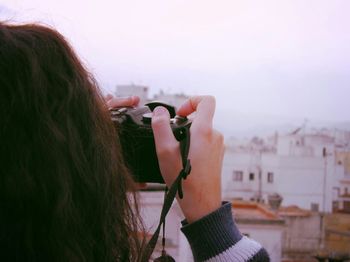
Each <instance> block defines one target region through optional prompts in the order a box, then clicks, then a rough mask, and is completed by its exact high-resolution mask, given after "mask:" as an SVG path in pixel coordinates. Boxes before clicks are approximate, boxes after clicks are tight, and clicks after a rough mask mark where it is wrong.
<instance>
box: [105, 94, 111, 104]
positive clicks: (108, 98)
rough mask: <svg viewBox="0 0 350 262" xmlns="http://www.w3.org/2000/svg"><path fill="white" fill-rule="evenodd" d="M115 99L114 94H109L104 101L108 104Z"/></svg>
mask: <svg viewBox="0 0 350 262" xmlns="http://www.w3.org/2000/svg"><path fill="white" fill-rule="evenodd" d="M112 98H113V95H112V94H107V95H106V96H105V97H104V99H105V101H106V102H108V101H109V100H111V99H112Z"/></svg>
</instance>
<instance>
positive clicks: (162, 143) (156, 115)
mask: <svg viewBox="0 0 350 262" xmlns="http://www.w3.org/2000/svg"><path fill="white" fill-rule="evenodd" d="M152 129H153V134H154V140H155V144H156V149H157V153H159V154H160V155H162V154H163V153H164V152H170V151H171V150H173V149H174V148H175V147H176V146H177V141H176V139H175V137H174V134H173V132H172V130H171V127H170V114H169V112H168V110H167V109H166V108H165V107H162V106H158V107H156V108H155V109H154V110H153V116H152Z"/></svg>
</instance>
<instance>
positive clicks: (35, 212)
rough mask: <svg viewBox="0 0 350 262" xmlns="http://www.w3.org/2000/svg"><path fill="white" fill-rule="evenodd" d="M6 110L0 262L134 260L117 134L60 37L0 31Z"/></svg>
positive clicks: (0, 88)
mask: <svg viewBox="0 0 350 262" xmlns="http://www.w3.org/2000/svg"><path fill="white" fill-rule="evenodd" d="M0 107H1V110H0V119H1V122H2V123H1V125H0V141H1V142H0V143H1V144H0V156H1V169H0V247H1V250H0V260H3V259H2V258H4V259H7V260H11V261H41V260H42V261H44V260H45V261H68V260H69V261H71V260H73V261H75V260H77V261H94V260H95V261H96V260H97V261H126V260H135V254H136V252H137V250H136V249H137V248H138V247H137V239H136V236H135V235H136V234H134V233H135V230H137V218H136V217H135V216H134V215H133V212H132V208H131V206H130V205H131V204H130V203H129V200H128V198H127V193H126V190H127V187H128V185H129V184H130V183H129V179H128V177H127V176H126V173H127V171H126V169H125V167H124V165H123V163H122V158H121V155H120V149H119V145H118V142H117V139H116V138H117V137H116V133H115V130H114V129H113V126H112V124H111V123H110V122H111V121H109V115H108V112H107V109H106V108H105V106H104V105H103V100H102V98H101V95H100V93H99V91H98V88H97V85H96V83H95V81H94V79H93V77H92V76H91V75H90V74H89V73H88V72H87V71H86V70H85V68H84V67H83V66H82V64H81V63H80V61H79V60H78V58H77V56H76V55H75V54H74V52H73V51H72V49H71V48H70V46H69V45H68V44H67V42H66V41H65V40H64V38H63V37H62V36H61V35H60V34H59V33H57V32H56V31H55V30H52V29H50V28H48V27H45V26H39V25H6V24H1V23H0ZM131 232H132V234H130V233H131Z"/></svg>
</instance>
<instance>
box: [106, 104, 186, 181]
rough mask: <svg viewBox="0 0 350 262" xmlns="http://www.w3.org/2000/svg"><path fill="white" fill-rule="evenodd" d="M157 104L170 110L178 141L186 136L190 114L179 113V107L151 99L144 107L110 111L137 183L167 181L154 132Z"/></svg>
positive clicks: (126, 160) (125, 157) (125, 158)
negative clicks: (176, 108) (157, 150)
mask: <svg viewBox="0 0 350 262" xmlns="http://www.w3.org/2000/svg"><path fill="white" fill-rule="evenodd" d="M157 106H163V107H165V108H167V109H168V111H169V113H170V117H171V119H170V126H171V129H172V131H173V134H174V136H175V138H176V139H177V140H178V141H181V140H182V139H184V136H185V135H186V134H188V132H184V129H189V128H190V126H191V121H190V120H188V119H187V118H186V117H180V116H176V114H175V107H173V106H171V105H168V104H165V103H161V102H151V103H148V104H146V105H144V106H141V107H136V108H133V107H122V108H116V109H112V110H110V112H111V118H112V121H113V123H114V125H115V127H116V130H117V132H118V134H119V140H120V143H121V146H122V152H123V156H124V161H125V163H126V166H127V167H128V169H129V170H130V172H131V174H132V176H133V179H134V181H135V182H140V183H161V184H163V183H164V180H163V177H162V175H161V172H160V169H159V164H158V158H157V153H156V147H155V142H154V135H153V131H152V126H151V121H152V111H153V110H154V108H156V107H157Z"/></svg>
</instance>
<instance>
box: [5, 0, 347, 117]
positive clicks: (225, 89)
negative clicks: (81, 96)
mask: <svg viewBox="0 0 350 262" xmlns="http://www.w3.org/2000/svg"><path fill="white" fill-rule="evenodd" d="M349 14H350V1H348V0H343V1H338V0H328V1H325V0H307V1H306V0H289V1H281V0H275V1H266V0H264V1H249V0H241V1H235V0H227V1H207V0H201V1H199V0H193V1H191V0H186V1H182V0H181V1H180V0H147V1H143V0H139V1H133V0H131V1H130V0H127V1H126V0H124V1H120V0H113V1H102V0H99V1H97V0H94V1H88V0H85V1H68V0H60V1H56V0H55V1H54V0H45V1H44V0H31V1H27V0H21V1H19V0H18V1H17V0H2V1H1V3H0V19H5V18H6V19H8V18H11V19H12V20H15V21H16V20H17V21H18V20H22V21H37V22H45V23H48V24H50V25H52V26H54V27H55V28H57V29H58V30H59V31H60V32H61V33H62V34H64V35H65V36H66V37H67V39H68V40H69V41H70V42H71V44H72V45H73V47H74V48H75V50H76V51H77V52H78V53H79V55H80V57H81V58H82V59H83V60H84V61H85V62H86V63H87V65H88V68H90V70H91V71H92V72H93V73H94V74H95V75H96V76H97V79H98V80H99V82H100V84H101V86H102V87H103V88H104V89H105V90H113V88H114V86H115V85H116V84H129V83H135V84H143V85H148V86H150V87H151V88H152V91H153V93H154V92H157V91H158V90H159V89H164V90H166V91H169V92H172V93H175V92H185V93H187V94H212V95H215V96H216V97H217V102H218V110H219V111H220V112H227V115H230V114H233V115H234V114H250V115H254V114H256V115H261V116H262V115H271V116H276V115H277V116H288V117H295V118H300V119H301V118H308V119H317V120H327V121H329V120H330V121H350V103H349V100H350V26H349V25H350V15H349Z"/></svg>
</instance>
